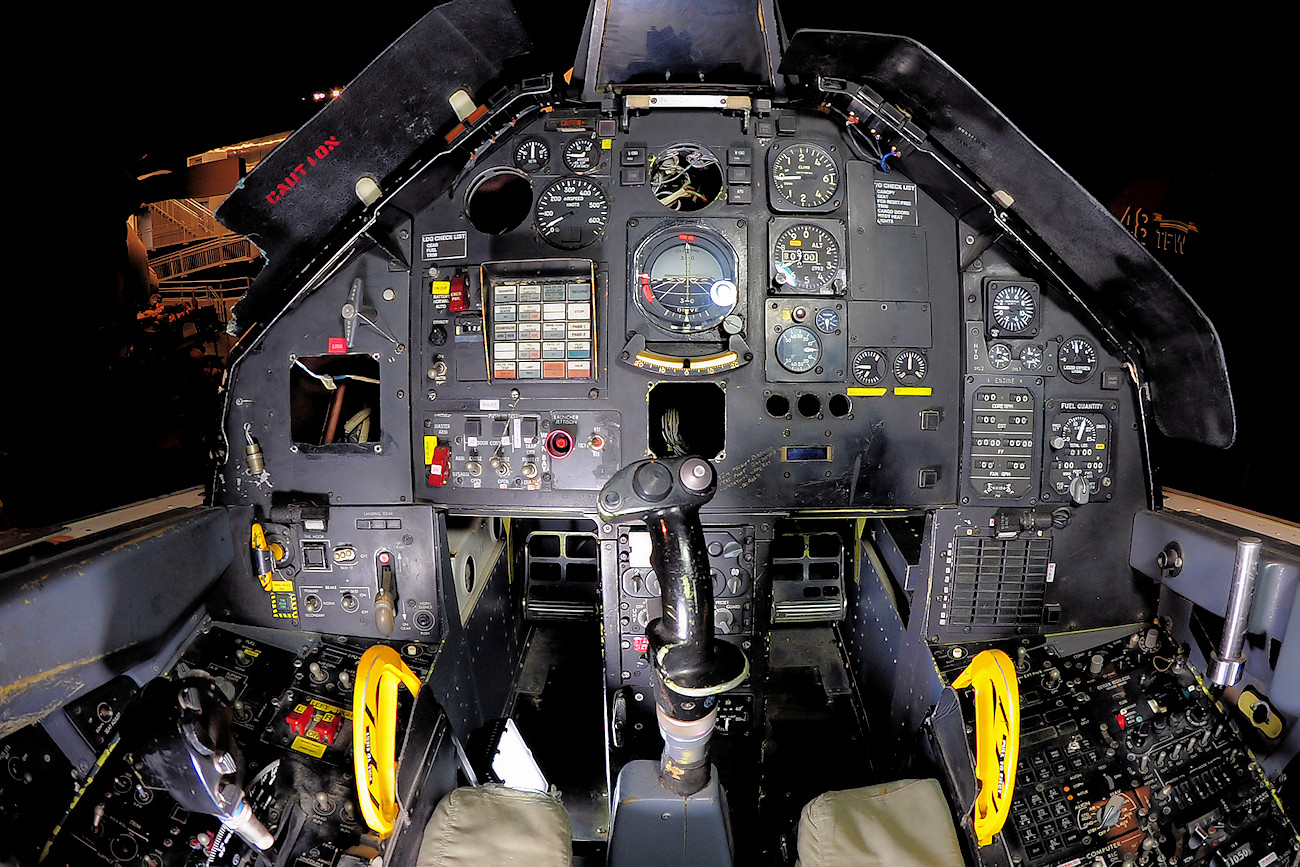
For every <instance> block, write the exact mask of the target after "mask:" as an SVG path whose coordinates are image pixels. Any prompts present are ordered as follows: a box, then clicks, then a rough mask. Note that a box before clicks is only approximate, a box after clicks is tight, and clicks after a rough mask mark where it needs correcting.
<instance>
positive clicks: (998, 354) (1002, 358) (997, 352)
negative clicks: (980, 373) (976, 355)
mask: <svg viewBox="0 0 1300 867" xmlns="http://www.w3.org/2000/svg"><path fill="white" fill-rule="evenodd" d="M989 364H990V365H992V367H993V369H994V370H1006V369H1007V368H1008V367H1010V366H1011V347H1010V346H1007V345H1006V344H1005V343H994V344H993V345H992V346H990V347H989Z"/></svg>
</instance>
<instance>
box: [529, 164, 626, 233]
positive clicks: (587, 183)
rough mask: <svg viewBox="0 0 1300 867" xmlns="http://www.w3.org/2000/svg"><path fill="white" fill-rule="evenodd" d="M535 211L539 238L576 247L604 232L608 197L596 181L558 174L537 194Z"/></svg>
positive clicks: (607, 214) (607, 211) (607, 215)
mask: <svg viewBox="0 0 1300 867" xmlns="http://www.w3.org/2000/svg"><path fill="white" fill-rule="evenodd" d="M534 215H535V217H536V222H537V232H538V234H540V235H541V236H542V240H544V241H545V242H546V243H548V244H550V245H551V246H553V247H559V248H560V249H562V250H577V249H579V248H581V247H586V246H587V245H589V244H592V243H595V242H596V241H597V240H598V239H599V238H601V237H602V236H603V235H604V234H605V223H606V221H607V220H608V219H609V199H607V198H606V197H605V191H604V190H602V189H601V188H600V185H599V184H597V183H596V182H595V181H591V180H588V179H587V178H560V179H559V180H558V181H555V182H553V183H551V184H549V185H548V186H547V187H546V188H545V189H543V190H542V192H541V194H539V195H538V197H537V207H536V209H535V211H534Z"/></svg>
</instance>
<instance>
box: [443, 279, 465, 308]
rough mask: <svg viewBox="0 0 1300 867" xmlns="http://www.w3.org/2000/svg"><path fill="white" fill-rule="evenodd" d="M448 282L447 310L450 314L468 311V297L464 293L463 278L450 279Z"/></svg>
mask: <svg viewBox="0 0 1300 867" xmlns="http://www.w3.org/2000/svg"><path fill="white" fill-rule="evenodd" d="M449 282H450V283H451V290H450V291H449V292H448V299H447V309H448V310H450V311H451V312H452V313H458V312H460V311H461V310H468V309H469V295H468V294H466V292H465V278H464V277H463V276H456V277H452V278H451V280H450V281H449Z"/></svg>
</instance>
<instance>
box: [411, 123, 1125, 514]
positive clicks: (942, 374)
mask: <svg viewBox="0 0 1300 867" xmlns="http://www.w3.org/2000/svg"><path fill="white" fill-rule="evenodd" d="M847 135H850V133H846V132H845V130H844V129H843V128H842V126H841V125H840V124H838V123H837V122H836V121H834V120H833V119H831V118H827V117H824V116H819V115H815V114H807V113H801V112H793V111H789V110H787V111H784V112H778V113H776V116H775V118H774V119H772V120H757V121H755V122H752V123H742V122H741V121H740V119H739V118H737V117H732V116H727V115H725V114H722V113H718V114H713V113H704V112H683V111H663V112H648V113H645V114H642V115H636V116H633V117H632V118H630V119H629V121H628V124H627V130H626V132H623V131H622V130H621V129H620V128H619V127H618V125H615V124H601V123H600V122H599V118H598V117H597V116H595V115H593V114H591V113H587V112H582V111H572V112H564V111H558V110H557V111H554V112H551V113H548V114H546V115H543V116H542V117H540V118H538V119H537V120H535V121H533V122H532V123H531V124H528V125H521V129H520V130H519V132H518V133H517V134H516V136H515V137H514V138H512V139H510V140H507V141H505V142H504V143H502V144H501V145H499V146H498V147H497V148H496V149H495V150H493V151H490V152H489V153H488V154H487V155H485V156H484V157H482V158H480V159H479V160H477V161H476V163H475V164H474V166H473V170H472V171H469V172H466V173H465V174H464V176H463V180H462V184H463V187H464V190H465V192H464V193H461V192H459V191H457V190H453V195H452V196H450V197H447V198H443V199H439V200H437V201H435V202H434V203H433V204H431V205H429V206H428V207H425V208H424V209H423V210H422V211H421V212H420V213H419V214H417V215H416V217H415V220H414V230H415V231H414V234H415V236H416V237H417V238H420V239H429V238H443V237H444V236H450V235H458V236H459V237H457V239H456V241H455V242H454V243H450V244H448V243H446V242H445V241H444V242H440V243H435V244H432V245H430V244H428V243H421V244H420V245H418V246H417V250H416V252H417V254H418V258H419V270H418V272H417V273H418V275H419V276H418V278H417V281H416V283H415V285H413V286H412V292H411V295H412V299H413V304H414V307H415V309H414V310H413V311H412V314H413V315H412V331H413V333H414V336H416V337H417V339H416V340H414V341H413V342H414V343H415V345H417V346H419V347H420V353H421V359H420V363H418V364H413V365H412V366H411V371H412V389H411V391H412V393H413V394H420V395H423V397H424V399H423V400H420V401H418V402H414V403H413V405H412V409H413V412H412V422H411V424H412V428H411V430H412V434H413V436H414V437H415V444H414V447H413V448H412V450H411V453H412V459H413V461H414V463H415V464H416V465H415V467H414V468H413V476H414V479H415V486H414V494H415V497H416V498H417V499H420V500H426V501H429V502H432V503H434V504H435V505H443V506H446V507H448V508H452V509H455V508H464V507H472V508H474V509H489V510H491V509H494V508H502V509H508V510H509V511H511V513H519V512H520V511H522V512H524V513H529V512H530V511H536V512H537V513H548V512H554V511H556V510H559V511H569V512H572V511H587V512H589V511H590V510H591V503H590V502H589V496H588V495H587V494H584V493H579V492H583V491H590V490H593V489H595V488H598V487H599V484H600V482H601V479H602V478H606V477H607V476H602V475H599V473H602V472H607V471H608V468H609V467H611V466H615V465H617V464H618V463H619V462H620V461H621V462H623V463H626V462H627V461H629V460H633V459H635V458H637V457H640V456H643V455H665V456H666V455H669V454H673V453H677V452H681V451H691V452H693V453H698V454H703V455H705V456H706V457H708V458H710V459H711V460H713V461H714V463H715V464H716V465H717V467H718V471H719V474H720V478H721V486H720V491H719V495H718V497H717V499H716V500H715V503H714V508H716V509H721V510H737V509H741V510H745V511H750V510H752V509H753V508H755V507H756V506H757V508H759V509H760V510H783V509H796V510H808V511H816V510H831V509H844V508H863V509H872V508H928V507H937V506H944V505H957V504H962V503H988V504H1005V503H1009V504H1013V505H1017V506H1033V505H1036V504H1037V503H1039V502H1040V501H1044V500H1053V499H1055V500H1058V501H1062V502H1070V501H1071V497H1072V494H1071V483H1072V482H1073V479H1074V478H1075V476H1077V475H1080V474H1082V475H1086V476H1087V478H1086V479H1085V480H1084V481H1083V482H1074V484H1073V495H1074V497H1075V500H1076V501H1077V499H1078V498H1080V497H1082V498H1083V499H1084V501H1085V502H1086V501H1088V500H1091V501H1093V502H1096V501H1098V500H1107V499H1111V498H1113V496H1114V495H1115V493H1116V492H1117V489H1116V487H1114V486H1115V484H1116V482H1117V479H1118V477H1119V474H1118V473H1117V472H1116V471H1117V470H1118V469H1120V468H1119V467H1113V462H1114V461H1115V458H1116V455H1118V456H1119V457H1120V458H1121V459H1123V458H1124V456H1125V454H1126V453H1127V454H1128V459H1129V460H1135V459H1136V455H1137V450H1136V449H1131V448H1126V447H1124V446H1123V445H1122V444H1121V445H1120V446H1119V450H1118V451H1115V450H1114V448H1115V446H1114V444H1112V443H1104V444H1103V443H1101V442H1099V441H1095V440H1090V441H1089V443H1088V444H1087V445H1089V446H1091V447H1093V448H1094V449H1095V450H1096V451H1098V452H1100V451H1101V450H1102V449H1109V450H1108V451H1107V452H1106V454H1105V456H1104V460H1101V459H1100V458H1101V457H1102V456H1101V455H1100V454H1097V455H1089V456H1087V457H1089V458H1093V459H1091V460H1085V459H1084V456H1082V455H1081V454H1076V453H1077V452H1079V450H1080V449H1081V448H1083V445H1081V444H1079V443H1071V444H1070V445H1069V447H1067V448H1066V449H1065V453H1064V454H1062V453H1061V449H1059V448H1055V449H1054V448H1052V446H1051V442H1053V441H1054V439H1059V431H1058V435H1057V436H1056V437H1053V436H1049V435H1048V432H1049V431H1051V430H1052V426H1053V424H1054V423H1055V424H1056V427H1057V428H1059V427H1060V425H1061V424H1062V423H1064V421H1063V420H1061V419H1058V418H1057V417H1058V416H1060V414H1061V412H1062V410H1060V409H1058V408H1056V406H1055V402H1054V401H1053V399H1052V397H1051V395H1052V394H1054V393H1056V392H1060V393H1061V396H1062V397H1068V398H1069V403H1070V405H1079V406H1084V405H1087V406H1091V405H1094V404H1098V405H1101V406H1103V407H1104V409H1103V410H1101V411H1100V412H1094V414H1102V415H1106V416H1107V417H1108V418H1109V421H1110V423H1109V424H1106V425H1103V429H1106V430H1111V429H1117V428H1116V424H1117V423H1118V421H1119V418H1120V417H1121V416H1123V415H1124V414H1125V413H1124V411H1123V410H1121V409H1120V407H1121V406H1123V405H1125V404H1126V403H1127V395H1126V391H1125V389H1123V388H1121V385H1122V381H1121V380H1120V379H1119V378H1117V377H1115V376H1113V375H1111V376H1109V378H1108V379H1107V378H1106V377H1104V376H1103V372H1105V371H1104V370H1103V369H1104V368H1107V367H1108V366H1109V373H1111V374H1113V372H1114V371H1115V370H1116V369H1118V363H1116V362H1114V361H1113V360H1111V359H1109V358H1108V357H1106V356H1105V353H1104V350H1102V348H1101V344H1100V342H1099V341H1097V340H1096V339H1094V338H1091V337H1089V336H1087V335H1086V333H1085V332H1086V329H1085V328H1084V327H1083V326H1082V325H1081V324H1080V323H1079V322H1078V321H1077V320H1076V319H1075V318H1074V317H1073V316H1072V315H1071V314H1070V313H1069V312H1068V311H1067V310H1066V308H1065V307H1064V306H1062V305H1061V304H1060V303H1059V302H1058V300H1057V298H1056V297H1055V296H1054V294H1053V292H1052V289H1051V286H1050V284H1049V283H1048V281H1046V280H1044V279H1043V277H1042V275H1039V274H1036V273H1034V272H1032V271H1031V270H1030V269H1028V268H1026V267H1024V266H1023V265H1021V264H1020V263H1017V262H1015V261H1013V260H1012V258H1011V257H1010V256H1009V255H1008V254H1007V253H1006V252H1005V251H1003V250H1001V248H998V247H994V248H989V249H986V250H985V251H984V252H983V254H982V256H980V257H979V258H977V259H975V260H974V262H970V261H965V264H964V267H963V261H964V260H965V259H966V258H967V257H966V256H965V252H966V250H967V249H968V248H969V247H970V246H971V245H972V244H973V243H974V239H973V235H974V230H971V229H968V228H966V227H965V226H964V225H963V224H961V223H960V222H959V221H958V220H957V219H955V218H954V217H953V216H952V215H950V214H949V213H948V212H947V211H946V210H945V209H944V207H943V206H942V205H941V203H939V202H938V201H936V200H934V199H933V198H931V197H930V196H928V195H927V194H926V193H925V191H924V190H923V189H921V187H920V186H919V185H918V184H916V183H914V182H912V181H911V180H910V179H909V178H907V177H906V175H905V174H904V170H903V168H902V163H900V162H899V161H898V160H895V161H893V162H892V163H890V164H889V165H890V166H893V167H894V168H891V169H886V168H885V167H884V166H882V165H881V163H880V162H878V161H875V160H872V161H868V160H867V159H864V158H863V157H864V156H867V154H865V153H863V152H862V150H861V145H860V144H858V143H856V142H851V141H850V140H849V139H848V138H846V136H847ZM503 171H508V172H512V173H514V175H515V176H516V180H515V181H512V184H513V185H515V186H517V189H516V190H515V191H514V193H513V195H524V190H523V184H524V183H526V184H527V187H528V188H527V191H526V195H527V196H528V198H529V207H528V208H527V209H521V210H526V211H527V214H528V217H527V218H525V219H522V220H520V221H518V223H517V225H514V226H512V227H511V228H509V229H508V230H506V231H499V232H480V231H474V230H469V231H466V230H460V231H459V232H457V229H458V227H460V226H463V225H464V222H465V217H466V215H468V214H470V213H474V212H479V213H481V212H483V211H484V208H483V207H482V205H481V203H479V202H477V201H476V198H478V197H481V196H483V195H489V196H495V195H498V192H497V189H496V187H492V186H489V185H488V184H486V183H484V182H481V181H479V178H484V177H486V178H494V177H496V176H498V175H499V174H500V173H501V172H503ZM472 223H473V221H471V224H472ZM457 281H459V282H457ZM448 282H450V283H451V284H452V285H453V286H454V285H459V286H461V287H462V288H461V289H460V290H459V291H451V292H446V291H443V290H441V289H440V288H439V287H440V286H442V285H445V284H446V283H448ZM534 296H535V297H534ZM561 296H563V297H561ZM571 296H572V297H571ZM588 298H590V302H589V303H588V301H587V299H588ZM584 305H586V306H584ZM963 323H965V324H963ZM967 326H969V327H967ZM449 335H454V339H448V336H449ZM419 337H424V338H426V339H418V338H419ZM1076 356H1077V357H1076ZM1087 358H1091V359H1092V361H1091V366H1089V365H1088V364H1086V363H1085V360H1086V359H1087ZM1081 359H1083V360H1081ZM1103 380H1105V381H1106V382H1109V383H1110V387H1107V386H1102V385H1101V383H1102V381H1103ZM1102 388H1108V390H1109V391H1112V392H1113V393H1112V394H1105V395H1103V394H1102V393H1101V389H1102ZM981 401H984V402H985V404H983V405H981V403H980V402H981ZM534 402H536V403H534ZM1004 404H1005V406H1004ZM1009 409H1016V410H1023V412H1010V411H1008V410H1009ZM557 412H558V413H559V415H560V416H563V419H564V420H563V421H561V420H557V418H556V417H555V414H556V413H557ZM583 412H587V413H592V412H594V413H595V414H596V416H599V417H600V418H599V420H597V419H596V417H595V416H593V418H592V419H591V420H590V421H589V422H582V423H579V424H576V425H575V422H574V421H573V419H575V418H577V416H576V415H575V414H580V413H583ZM1068 417H1069V416H1067V418H1068ZM480 418H481V419H482V420H483V421H482V423H484V424H488V425H494V426H496V427H500V428H502V429H506V428H513V427H514V426H516V425H518V424H520V423H523V424H526V425H527V427H528V429H529V430H532V428H533V425H534V424H535V423H536V424H540V425H542V426H543V427H545V428H546V429H547V431H549V430H552V429H556V430H558V429H560V428H563V427H564V426H565V424H567V425H568V427H569V428H571V429H570V430H567V432H566V433H564V434H562V436H563V437H564V438H566V439H565V441H567V437H570V436H572V437H574V438H575V439H574V440H573V443H572V445H573V447H574V448H573V449H572V453H573V454H574V455H581V456H583V457H584V459H583V460H571V459H570V457H569V453H570V450H567V449H565V448H563V447H562V448H561V449H559V450H558V453H557V451H556V450H555V449H553V448H548V447H547V444H546V442H545V440H544V438H536V439H535V442H534V443H533V447H531V448H530V447H529V446H528V445H527V444H521V445H516V444H515V443H514V441H513V440H512V441H511V442H509V443H507V446H508V447H506V448H501V447H499V445H500V444H499V443H498V444H495V445H493V444H489V445H484V444H483V442H482V440H480V439H479V438H478V437H473V439H474V440H475V441H476V443H477V444H476V445H474V446H470V445H468V443H469V441H470V435H469V434H467V433H466V425H469V426H470V428H473V427H474V426H476V425H477V424H479V422H478V421H477V420H478V419H480ZM687 418H690V419H693V421H692V422H688V423H686V424H685V425H683V424H682V420H683V419H687ZM533 419H537V421H536V422H534V421H533ZM579 428H581V430H580V429H579ZM588 428H590V429H588ZM598 428H599V430H598ZM593 436H594V437H596V439H595V440H594V442H596V443H597V444H598V445H599V446H600V450H601V451H603V454H601V455H600V459H599V460H596V459H595V458H594V457H593V456H594V455H596V452H593V451H591V450H590V448H589V441H591V438H592V437H593ZM430 437H435V438H439V439H437V444H436V445H434V446H432V447H429V446H430V443H432V442H433V440H431V439H429V438H430ZM448 437H449V438H450V441H448V440H447V438H448ZM1116 438H1119V437H1116ZM421 441H424V442H425V444H426V448H424V449H421V448H419V447H418V444H419V443H420V442H421ZM439 448H442V449H445V451H437V449H439ZM507 452H510V454H507ZM514 452H518V454H514ZM434 454H436V455H437V456H438V458H439V460H446V461H447V465H446V466H445V467H435V466H434V465H433V463H432V462H431V461H430V460H428V458H429V457H430V455H434ZM422 460H423V462H422ZM543 465H544V466H543ZM485 467H487V468H489V469H487V470H486V472H485V470H484V468H485ZM491 467H495V470H493V469H491ZM1129 468H1131V466H1130V467H1129ZM593 473H596V474H595V475H593ZM1134 478H1137V476H1134ZM1084 488H1087V489H1088V490H1087V494H1086V495H1084V494H1083V491H1084Z"/></svg>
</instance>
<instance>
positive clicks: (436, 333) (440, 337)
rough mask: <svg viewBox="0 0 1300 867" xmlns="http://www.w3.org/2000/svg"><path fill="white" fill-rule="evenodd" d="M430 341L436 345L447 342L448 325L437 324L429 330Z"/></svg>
mask: <svg viewBox="0 0 1300 867" xmlns="http://www.w3.org/2000/svg"><path fill="white" fill-rule="evenodd" d="M429 342H430V343H432V344H433V345H434V346H442V345H443V344H444V343H446V342H447V326H445V325H435V326H433V328H432V329H430V330H429Z"/></svg>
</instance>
